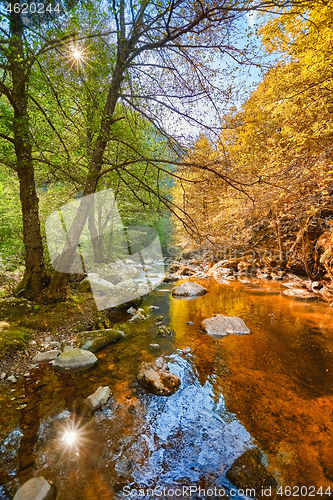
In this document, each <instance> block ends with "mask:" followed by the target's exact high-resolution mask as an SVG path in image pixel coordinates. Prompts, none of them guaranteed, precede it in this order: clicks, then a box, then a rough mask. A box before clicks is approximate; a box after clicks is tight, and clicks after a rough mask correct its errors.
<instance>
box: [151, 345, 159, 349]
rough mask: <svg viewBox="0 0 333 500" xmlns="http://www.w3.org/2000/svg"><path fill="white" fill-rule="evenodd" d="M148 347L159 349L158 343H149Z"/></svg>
mask: <svg viewBox="0 0 333 500" xmlns="http://www.w3.org/2000/svg"><path fill="white" fill-rule="evenodd" d="M149 347H150V349H160V347H161V346H160V344H149Z"/></svg>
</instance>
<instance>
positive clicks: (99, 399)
mask: <svg viewBox="0 0 333 500" xmlns="http://www.w3.org/2000/svg"><path fill="white" fill-rule="evenodd" d="M110 396H111V391H110V387H108V386H105V387H99V388H98V389H96V391H95V392H94V393H93V394H91V395H90V396H88V397H87V398H86V399H85V400H84V403H85V404H86V405H87V406H88V407H90V408H91V409H92V410H96V409H97V408H100V407H101V406H102V405H105V404H106V403H107V401H108V399H109V397H110Z"/></svg>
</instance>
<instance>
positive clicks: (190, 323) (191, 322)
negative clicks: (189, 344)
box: [186, 321, 194, 325]
mask: <svg viewBox="0 0 333 500" xmlns="http://www.w3.org/2000/svg"><path fill="white" fill-rule="evenodd" d="M186 324H187V325H194V321H188V322H187V323H186Z"/></svg>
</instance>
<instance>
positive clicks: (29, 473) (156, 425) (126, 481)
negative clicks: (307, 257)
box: [0, 261, 333, 500]
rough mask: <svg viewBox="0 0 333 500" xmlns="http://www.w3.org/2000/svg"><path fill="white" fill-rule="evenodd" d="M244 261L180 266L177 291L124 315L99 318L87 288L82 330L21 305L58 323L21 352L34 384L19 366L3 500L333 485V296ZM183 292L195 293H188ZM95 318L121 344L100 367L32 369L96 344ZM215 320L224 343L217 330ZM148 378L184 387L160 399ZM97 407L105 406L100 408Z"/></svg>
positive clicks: (7, 432)
mask: <svg viewBox="0 0 333 500" xmlns="http://www.w3.org/2000/svg"><path fill="white" fill-rule="evenodd" d="M231 264H232V263H230V261H229V262H228V263H227V262H222V263H221V262H219V263H216V264H215V265H211V264H210V265H209V264H208V263H206V262H199V263H198V262H193V261H192V262H190V261H184V262H174V263H173V264H172V266H173V267H172V266H171V267H170V273H169V274H168V275H167V277H166V282H165V283H163V284H162V285H160V286H159V288H157V289H156V290H155V291H153V292H152V293H151V294H150V295H149V296H148V297H146V298H145V299H144V300H143V302H142V304H138V305H134V306H132V307H131V308H128V310H127V309H126V310H125V311H123V312H119V311H113V312H111V311H109V312H108V313H107V314H105V315H104V313H103V315H99V316H96V315H95V313H94V312H93V307H91V309H90V312H89V313H88V311H89V308H88V309H85V308H86V307H87V303H88V304H89V301H91V298H89V297H91V295H89V292H80V293H79V294H78V295H77V297H78V298H77V299H76V301H78V300H81V304H79V305H78V304H72V305H71V308H72V310H73V311H74V310H75V309H76V308H77V309H81V311H80V312H79V313H78V315H77V316H75V318H81V322H80V321H79V320H78V321H77V323H76V325H73V324H72V325H71V327H70V321H68V323H66V320H65V317H63V319H62V325H61V327H59V331H58V329H57V328H54V327H53V326H52V327H51V328H50V326H51V325H52V316H54V315H52V314H50V311H48V310H47V309H45V310H44V311H43V314H42V315H40V312H41V311H39V310H38V311H34V310H31V308H29V307H28V304H26V303H25V302H24V301H21V299H17V300H16V301H14V302H13V304H14V303H15V306H10V307H15V308H21V309H24V311H25V313H24V314H26V316H25V327H27V325H28V326H29V325H30V324H34V325H35V327H36V326H37V321H41V319H42V318H43V320H44V321H45V322H46V325H47V326H45V327H44V328H45V330H46V331H44V330H43V327H40V326H39V328H41V330H38V329H37V328H36V332H38V334H37V333H36V337H34V338H35V339H36V340H34V342H36V344H28V347H27V350H26V353H24V351H23V352H22V354H21V356H22V358H23V356H25V357H26V359H23V360H22V361H23V362H25V363H26V365H25V366H23V367H22V372H23V371H24V370H25V369H29V372H28V373H29V376H24V373H21V372H19V373H17V372H16V371H15V370H13V375H14V376H15V379H16V381H15V382H14V381H10V380H8V376H10V373H11V372H10V369H7V374H6V377H5V378H4V379H3V381H2V382H1V393H0V394H1V401H0V402H1V405H2V407H3V408H4V414H5V418H4V419H2V421H1V424H0V435H1V438H2V445H1V447H0V452H1V457H2V459H3V464H4V465H3V467H2V472H1V475H0V479H1V484H2V486H1V489H0V498H1V499H5V500H7V499H9V498H12V497H13V495H14V494H15V492H16V491H17V489H18V487H19V486H20V485H21V484H24V482H25V481H26V480H28V479H29V478H31V477H35V476H43V477H45V478H46V479H47V480H48V481H49V483H50V484H53V483H54V487H55V488H56V490H57V494H58V497H57V498H58V500H76V499H78V500H79V499H80V500H81V499H83V500H86V499H92V498H96V495H98V497H99V498H103V499H109V498H110V499H111V498H112V499H114V498H117V499H119V500H120V499H122V498H123V497H124V492H126V491H127V490H126V489H125V488H132V489H135V488H137V489H138V488H139V487H141V488H144V489H145V488H148V487H156V486H158V485H159V484H161V485H163V486H166V487H169V488H173V487H176V486H177V485H178V486H186V487H189V486H190V485H194V487H198V486H199V485H200V486H201V487H206V488H209V487H218V488H220V489H222V488H223V489H224V490H225V498H228V496H229V494H230V491H231V488H233V487H238V488H242V487H243V485H244V484H245V483H244V480H245V479H244V478H247V481H248V484H249V485H251V484H252V485H256V486H255V487H256V488H257V487H259V486H260V485H262V486H265V487H266V486H268V487H269V486H270V487H273V490H272V491H273V492H272V496H271V498H275V496H276V495H275V494H274V491H275V492H276V491H277V488H279V487H282V486H284V485H288V484H289V485H290V484H304V485H305V486H308V487H310V486H311V485H316V488H317V487H318V489H319V487H320V485H321V486H322V487H323V488H325V489H327V488H328V487H329V486H330V485H331V484H332V483H331V481H332V477H331V476H332V471H331V465H330V464H331V459H330V450H331V446H332V443H331V440H332V438H331V436H332V433H331V430H332V429H331V427H332V424H331V417H330V405H331V403H330V401H331V398H332V397H333V392H332V387H333V379H332V375H333V372H332V373H331V370H330V367H331V366H332V361H333V359H332V356H333V354H332V353H333V345H331V344H332V341H331V338H332V333H333V332H332V322H331V309H330V307H329V303H328V302H327V301H324V300H323V298H324V297H323V294H320V293H319V292H320V290H322V289H323V288H324V287H327V290H326V291H327V293H328V292H329V286H328V285H322V284H321V283H320V284H314V283H311V282H309V281H308V280H306V279H303V278H299V277H297V276H294V275H291V274H288V273H286V272H280V273H279V274H278V272H279V271H278V270H276V269H275V270H274V271H269V272H270V273H271V274H269V276H270V279H269V278H268V272H264V270H263V269H261V270H257V271H256V273H255V275H254V273H253V272H252V274H251V272H248V273H247V274H244V271H242V270H238V264H239V263H235V264H234V266H233V267H232V266H231ZM225 266H229V267H225ZM240 267H242V266H240ZM185 268H186V271H185V272H186V273H187V274H184V275H183V274H182V273H183V272H184V269H185ZM189 269H191V275H190V271H189ZM266 271H267V270H266ZM263 274H264V275H265V274H266V275H267V276H264V277H263V276H262V275H263ZM272 275H273V276H272ZM274 278H276V279H274ZM179 280H180V281H179ZM182 283H186V294H185V295H181V294H177V293H174V292H173V289H174V288H177V287H178V285H179V286H181V285H182ZM192 284H194V287H193V288H192V290H193V293H188V291H189V288H191V285H192ZM196 285H200V287H203V288H204V289H205V293H202V290H201V288H198V287H197V286H196ZM195 289H196V290H197V291H200V293H197V294H195V293H194V290H195ZM290 290H291V291H295V290H298V291H299V290H302V291H304V292H305V294H304V295H302V294H300V293H299V292H297V293H296V294H286V293H285V292H286V291H290ZM308 293H309V294H310V296H309V295H307V294H308ZM173 295H174V296H173ZM301 295H302V296H301ZM19 300H20V302H19ZM326 300H327V299H326ZM21 303H23V304H24V306H21V305H20V304H21ZM30 305H31V304H30ZM74 305H75V307H74ZM31 306H32V308H33V305H31ZM64 307H67V308H68V304H67V306H65V305H64ZM8 309H9V308H8ZM3 310H4V311H5V314H7V316H6V318H5V321H6V322H7V323H8V324H9V325H10V322H11V321H13V318H14V312H13V311H12V315H11V316H10V314H9V312H8V311H7V310H6V308H5V307H4V303H3ZM53 312H55V311H54V310H53ZM24 314H23V316H24ZM68 314H69V313H68V309H67V311H66V315H64V316H68ZM80 315H81V316H80ZM232 317H234V318H238V319H239V320H241V321H239V320H237V321H236V322H234V323H230V321H231V319H232ZM84 318H90V323H89V328H90V330H94V329H95V330H96V326H97V327H98V328H97V329H99V331H100V332H102V330H103V329H104V332H106V333H103V332H102V333H100V334H99V336H100V338H102V337H103V339H104V338H105V336H106V334H107V332H110V333H109V335H110V338H111V342H112V343H109V344H108V345H107V344H104V346H103V345H102V346H101V347H100V349H97V350H96V351H95V352H94V355H95V356H96V359H97V363H95V362H94V363H93V364H92V366H91V367H90V368H87V369H86V370H80V371H74V372H71V371H70V370H69V371H66V370H64V371H61V372H58V371H56V370H55V369H54V368H53V366H52V363H53V361H54V360H50V361H48V362H43V363H37V364H36V363H32V360H33V357H34V356H35V355H36V354H37V351H42V352H44V351H51V350H53V351H57V350H58V351H59V352H58V353H57V355H56V358H58V356H59V355H60V352H62V351H64V350H65V351H67V352H68V349H69V348H70V347H72V348H73V347H74V348H75V347H77V346H78V345H79V339H80V342H81V344H80V345H81V347H82V345H84V344H82V342H84V339H83V338H82V336H83V332H84V329H86V327H85V324H86V322H85V320H84ZM214 318H217V319H218V320H220V318H228V320H226V319H222V320H221V321H222V323H221V324H220V323H219V325H217V324H216V320H215V319H214ZM230 318H231V319H230ZM209 319H212V320H213V323H212V325H213V330H214V332H215V329H216V327H217V328H220V327H221V325H222V326H223V328H224V330H223V334H222V335H219V334H218V335H216V334H213V335H209V332H208V331H206V332H205V329H204V328H202V327H203V326H204V325H205V324H206V325H207V321H206V320H209ZM16 321H17V316H16ZM21 321H22V322H23V320H22V319H21ZM30 321H31V322H32V323H29V322H30ZM33 321H35V323H33ZM205 321H206V323H205ZM67 325H68V326H67ZM19 326H20V327H23V326H22V325H19ZM208 326H211V325H210V324H209V322H208ZM66 327H67V328H68V332H69V333H68V336H67V337H66V336H65V334H64V333H63V332H64V329H65V328H66ZM53 328H54V330H53ZM70 328H71V330H70ZM74 328H76V329H78V330H81V331H74ZM221 328H222V327H221ZM240 330H241V331H240ZM221 331H222V330H221ZM111 332H113V333H112V334H111ZM115 332H116V333H115ZM117 332H118V333H117ZM119 332H122V333H119ZM240 333H241V334H240ZM90 334H91V332H90ZM38 335H40V337H38ZM97 336H98V335H97ZM30 342H31V340H30ZM54 342H58V344H60V345H54ZM52 343H53V344H52ZM66 346H67V347H66ZM65 348H66V349H65ZM69 350H70V349H69ZM73 350H74V349H73ZM14 359H15V357H14V356H13V357H12V358H11V359H8V360H5V361H4V363H6V362H7V367H12V366H13V365H12V364H11V363H13V360H14ZM148 372H149V373H148ZM152 372H153V373H152ZM140 373H141V377H140ZM161 374H162V377H161ZM148 375H149V376H150V375H152V380H155V381H156V380H157V381H158V384H160V383H161V380H162V382H163V377H165V376H166V377H167V378H169V379H170V378H171V379H172V381H173V382H172V383H173V389H172V391H170V393H168V395H166V393H164V394H165V395H161V394H163V391H161V392H155V394H154V389H152V385H151V382H149V383H148V384H147V382H146V377H148ZM143 379H145V380H143ZM177 380H178V381H179V382H177ZM108 391H109V392H108ZM100 392H101V394H102V393H103V394H102V399H101V400H98V398H97V396H96V394H97V395H99V393H100ZM106 392H107V396H108V397H106ZM94 395H95V396H94ZM89 398H92V400H93V401H95V400H96V401H97V403H96V406H94V411H93V412H90V411H88V410H87V402H88V401H91V400H89ZM96 398H97V399H96ZM103 398H104V399H103ZM94 404H95V403H94ZM92 406H93V405H92ZM251 450H253V451H252V452H251ZM244 468H245V470H246V471H247V472H246V474H245V475H244ZM238 470H240V472H241V473H242V472H243V474H241V473H238V472H237V471H238ZM274 488H275V490H274ZM141 497H142V496H141ZM257 497H258V498H260V492H259V493H258V494H257ZM144 498H147V499H150V498H153V496H151V494H146V495H145V497H144ZM193 498H200V497H199V496H198V495H197V496H195V495H193ZM233 498H238V496H233ZM239 498H244V496H243V497H242V496H239ZM276 498H284V497H283V496H281V495H278V496H277V497H276Z"/></svg>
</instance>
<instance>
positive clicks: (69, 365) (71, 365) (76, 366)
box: [52, 348, 98, 372]
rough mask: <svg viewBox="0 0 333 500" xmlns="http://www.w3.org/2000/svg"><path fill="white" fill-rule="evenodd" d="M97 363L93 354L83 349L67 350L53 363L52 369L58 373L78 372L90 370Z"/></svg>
mask: <svg viewBox="0 0 333 500" xmlns="http://www.w3.org/2000/svg"><path fill="white" fill-rule="evenodd" d="M97 362H98V359H97V358H96V356H95V354H93V353H92V352H90V351H86V350H85V349H78V348H76V349H73V348H67V349H65V350H64V352H62V353H61V354H60V355H59V356H58V357H57V358H56V359H55V360H54V361H53V362H52V364H53V368H54V369H55V370H56V371H59V372H67V371H71V372H74V371H80V370H85V369H87V368H91V367H92V366H94V365H95V364H96V363H97Z"/></svg>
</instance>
